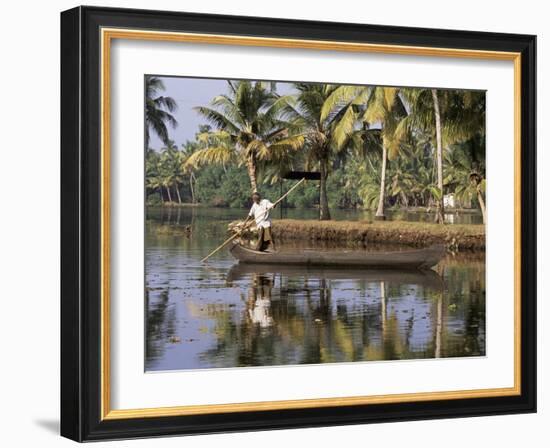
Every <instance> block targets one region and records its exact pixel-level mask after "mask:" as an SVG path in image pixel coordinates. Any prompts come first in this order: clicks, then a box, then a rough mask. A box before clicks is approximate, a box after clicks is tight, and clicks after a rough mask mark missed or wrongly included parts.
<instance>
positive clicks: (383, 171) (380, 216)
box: [374, 145, 388, 221]
mask: <svg viewBox="0 0 550 448" xmlns="http://www.w3.org/2000/svg"><path fill="white" fill-rule="evenodd" d="M387 159H388V150H387V149H386V145H382V168H381V169H380V197H379V199H378V208H377V209H376V215H375V216H374V219H376V220H382V221H383V220H384V219H386V216H385V215H384V197H385V194H386V161H387Z"/></svg>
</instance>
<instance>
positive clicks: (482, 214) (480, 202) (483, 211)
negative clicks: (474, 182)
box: [477, 189, 487, 224]
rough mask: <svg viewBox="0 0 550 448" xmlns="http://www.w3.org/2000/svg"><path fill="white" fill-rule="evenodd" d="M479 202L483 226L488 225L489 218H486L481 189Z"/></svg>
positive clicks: (478, 195)
mask: <svg viewBox="0 0 550 448" xmlns="http://www.w3.org/2000/svg"><path fill="white" fill-rule="evenodd" d="M477 201H478V202H479V208H480V209H481V216H482V218H483V224H486V220H487V218H486V216H485V213H486V212H485V201H484V200H483V195H482V194H481V191H479V189H478V190H477Z"/></svg>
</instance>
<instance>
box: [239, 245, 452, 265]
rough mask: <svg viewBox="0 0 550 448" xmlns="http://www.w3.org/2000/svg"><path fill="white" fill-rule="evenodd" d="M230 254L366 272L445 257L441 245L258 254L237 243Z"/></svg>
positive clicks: (244, 259)
mask: <svg viewBox="0 0 550 448" xmlns="http://www.w3.org/2000/svg"><path fill="white" fill-rule="evenodd" d="M230 251H231V254H232V255H233V257H235V258H236V259H237V260H239V262H241V263H252V264H285V265H308V266H344V267H345V266H349V267H361V268H370V269H430V268H431V267H433V266H435V265H436V264H437V263H438V262H439V261H440V260H441V259H442V258H443V256H444V255H445V252H446V249H445V246H444V245H442V244H441V245H434V246H430V247H427V248H423V249H411V250H403V251H391V252H372V251H371V252H369V251H366V250H338V251H336V250H327V251H320V250H310V249H307V250H301V249H299V250H296V251H295V252H291V251H280V252H259V251H256V250H252V249H249V248H247V247H244V246H242V245H240V244H234V245H233V246H232V247H231V248H230Z"/></svg>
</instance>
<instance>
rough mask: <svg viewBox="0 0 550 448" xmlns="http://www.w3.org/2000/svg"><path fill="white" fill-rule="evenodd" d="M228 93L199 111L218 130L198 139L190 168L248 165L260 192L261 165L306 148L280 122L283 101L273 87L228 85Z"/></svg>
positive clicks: (244, 83) (253, 186)
mask: <svg viewBox="0 0 550 448" xmlns="http://www.w3.org/2000/svg"><path fill="white" fill-rule="evenodd" d="M228 86H229V93H227V94H223V95H219V96H217V97H215V98H214V99H213V100H212V102H211V105H210V107H202V106H201V107H196V108H195V110H196V111H197V112H198V113H199V114H201V115H203V116H204V117H205V118H206V119H207V120H208V121H209V122H210V123H211V124H212V125H214V126H215V127H216V130H214V131H209V132H206V133H203V134H201V135H200V136H199V141H200V143H201V145H202V148H201V149H199V150H198V151H196V152H195V153H194V154H193V155H192V156H191V157H190V158H189V160H188V162H187V163H188V165H189V164H191V165H194V166H199V165H201V164H203V163H220V164H226V163H228V162H229V161H236V162H237V163H238V164H239V165H243V164H244V165H245V166H246V168H247V172H248V177H249V179H250V187H251V190H252V192H255V191H257V189H258V180H257V176H258V164H259V163H260V162H261V161H265V160H274V159H275V158H277V157H280V154H281V153H286V152H294V151H296V150H298V149H300V148H301V147H302V146H303V143H304V139H303V137H302V136H300V135H293V136H291V135H289V133H288V128H287V127H286V126H285V123H283V122H281V120H280V119H279V112H280V110H281V107H282V106H284V105H285V99H284V97H281V96H279V95H277V93H276V92H275V86H274V84H273V83H265V82H260V81H256V82H251V81H236V82H233V81H228Z"/></svg>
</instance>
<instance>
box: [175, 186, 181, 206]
mask: <svg viewBox="0 0 550 448" xmlns="http://www.w3.org/2000/svg"><path fill="white" fill-rule="evenodd" d="M176 194H177V195H178V204H181V196H180V188H179V185H178V184H176Z"/></svg>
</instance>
